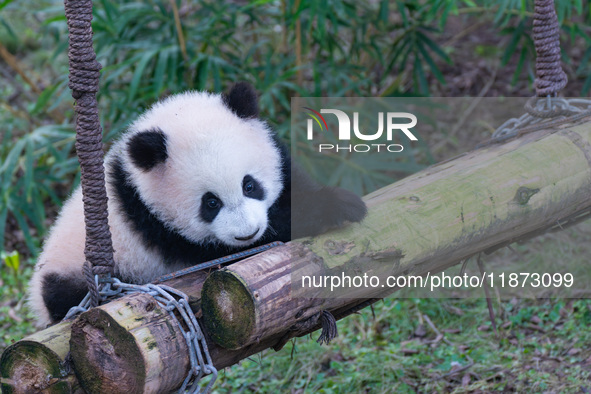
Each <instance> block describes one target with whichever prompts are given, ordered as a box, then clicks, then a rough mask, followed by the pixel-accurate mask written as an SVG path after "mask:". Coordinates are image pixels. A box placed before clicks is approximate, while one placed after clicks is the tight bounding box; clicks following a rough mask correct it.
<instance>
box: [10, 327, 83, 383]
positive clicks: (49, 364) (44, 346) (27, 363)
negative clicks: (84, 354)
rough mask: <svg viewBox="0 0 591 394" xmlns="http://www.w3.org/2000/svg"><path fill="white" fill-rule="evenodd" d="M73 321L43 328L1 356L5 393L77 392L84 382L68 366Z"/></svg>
mask: <svg viewBox="0 0 591 394" xmlns="http://www.w3.org/2000/svg"><path fill="white" fill-rule="evenodd" d="M69 342H70V323H69V322H64V323H60V324H56V325H55V326H52V327H49V328H47V329H45V330H43V331H39V332H37V333H35V334H33V335H31V336H28V337H26V338H25V339H22V340H20V341H18V342H17V343H15V344H14V345H12V346H10V347H9V348H7V349H6V350H5V351H4V353H3V354H2V359H1V360H0V379H1V382H2V384H0V387H1V390H0V391H1V392H2V393H15V394H17V393H19V394H20V393H31V392H44V393H51V394H57V393H60V394H61V393H75V392H80V386H79V384H78V381H77V380H76V377H75V376H74V373H73V372H72V371H71V370H70V368H69V367H68V363H67V362H66V356H67V354H68V352H69V351H70V344H69Z"/></svg>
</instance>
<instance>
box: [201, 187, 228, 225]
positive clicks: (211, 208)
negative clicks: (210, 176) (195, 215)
mask: <svg viewBox="0 0 591 394" xmlns="http://www.w3.org/2000/svg"><path fill="white" fill-rule="evenodd" d="M223 206H224V204H223V203H222V200H220V199H219V198H218V197H217V196H216V195H215V194H213V193H212V192H207V193H205V194H204V195H203V196H202V197H201V208H200V209H199V216H201V219H203V221H204V222H207V223H211V222H213V220H214V219H215V217H216V216H217V215H218V213H219V212H220V209H222V207H223Z"/></svg>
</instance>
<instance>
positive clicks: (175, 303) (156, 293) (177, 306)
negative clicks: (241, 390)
mask: <svg viewBox="0 0 591 394" xmlns="http://www.w3.org/2000/svg"><path fill="white" fill-rule="evenodd" d="M280 245H283V242H280V241H276V242H271V243H269V244H266V245H261V246H257V247H255V248H252V249H248V250H243V251H241V252H237V253H233V254H231V255H228V256H224V257H221V258H219V259H215V260H211V261H207V262H205V263H201V264H197V265H195V266H192V267H189V268H187V269H184V270H181V271H177V272H173V273H172V274H168V275H164V276H161V277H159V278H158V279H157V281H159V282H162V281H164V280H168V279H172V278H178V277H180V276H183V275H187V274H189V273H191V272H195V271H199V270H203V269H206V268H211V267H215V266H218V265H221V264H224V263H228V262H231V261H234V260H238V259H243V258H245V257H248V256H252V255H255V254H258V253H261V252H263V251H265V250H267V249H271V248H273V247H276V246H280ZM94 281H95V284H96V286H97V288H98V289H99V301H100V304H104V303H105V302H107V301H108V300H110V299H113V298H118V297H123V296H126V295H130V294H133V293H146V294H148V295H151V296H152V297H154V299H155V300H156V302H158V304H159V305H160V306H161V307H162V308H163V309H165V310H166V311H167V312H168V314H169V315H170V317H171V318H172V320H174V321H175V322H176V323H177V325H178V326H179V328H180V330H181V332H182V333H183V336H184V338H185V341H186V342H187V347H188V349H189V359H190V362H191V369H190V370H189V373H188V374H187V377H186V378H185V380H184V381H183V384H182V386H181V388H180V389H179V391H178V392H179V393H197V392H200V393H208V392H209V391H210V390H211V388H212V387H213V384H214V383H215V381H216V379H217V370H216V368H215V367H214V366H213V362H212V360H211V356H210V355H209V350H208V349H207V343H206V342H205V337H204V335H203V331H202V330H201V327H200V326H199V322H198V321H197V319H196V318H195V315H194V313H193V311H192V310H191V307H190V306H189V297H188V296H187V295H186V294H185V293H183V292H182V291H179V290H177V289H174V288H172V287H170V286H167V285H164V284H158V285H156V284H151V283H150V284H146V285H136V284H133V283H125V282H122V281H120V280H119V279H117V278H112V277H101V276H99V275H95V276H94ZM91 301H92V300H91V295H90V293H87V294H86V296H85V297H84V299H83V300H82V302H80V304H79V305H77V306H74V307H72V308H70V310H69V311H68V313H67V314H66V316H65V317H64V320H68V319H72V318H73V317H74V316H76V315H78V314H79V313H82V312H86V311H87V310H88V309H90V308H91ZM175 310H177V311H178V313H179V315H180V316H181V318H182V320H183V322H184V323H185V325H186V327H187V329H186V330H185V329H184V328H183V324H181V321H180V320H179V319H178V318H177V316H176V314H175V313H174V311H175ZM205 375H211V376H212V377H211V379H210V381H209V383H208V384H207V386H206V387H205V388H204V389H203V390H202V391H199V384H198V383H199V381H200V380H201V378H203V377H204V376H205Z"/></svg>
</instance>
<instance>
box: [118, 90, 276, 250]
mask: <svg viewBox="0 0 591 394" xmlns="http://www.w3.org/2000/svg"><path fill="white" fill-rule="evenodd" d="M257 115H258V105H257V97H256V93H255V92H254V90H253V88H252V87H251V86H250V85H248V84H244V83H239V84H236V85H235V86H234V87H233V88H232V90H231V91H230V92H229V93H228V94H227V95H215V94H210V93H205V92H187V93H184V94H180V95H175V96H172V97H170V98H168V99H166V100H164V101H161V102H159V103H157V104H155V105H154V106H153V107H152V108H151V109H150V110H148V111H147V112H146V113H145V114H143V115H142V116H141V117H140V118H139V119H138V120H136V121H135V122H134V123H133V124H132V125H131V126H130V128H129V132H128V133H126V135H125V136H124V137H123V140H122V143H121V144H117V145H118V147H119V149H116V150H115V152H114V155H113V160H114V161H115V162H116V163H118V165H119V166H120V167H121V169H122V170H123V173H125V176H126V180H125V182H126V183H127V184H128V185H133V188H134V190H133V194H134V196H128V197H129V198H132V197H133V198H139V199H140V200H141V205H142V206H144V207H145V208H147V210H148V211H149V215H150V216H151V217H152V219H153V220H155V221H156V222H157V223H159V224H160V225H162V226H164V227H165V228H166V231H168V232H172V233H174V234H179V235H180V236H182V237H183V238H185V239H186V240H188V241H189V242H191V243H193V244H204V243H213V244H221V245H225V246H229V247H236V248H240V247H245V246H248V245H250V244H252V243H254V242H256V241H257V240H259V239H260V238H261V237H262V236H263V234H264V233H265V232H266V230H267V228H268V215H267V212H268V210H269V208H270V207H271V205H273V203H274V202H275V201H276V200H277V198H278V197H279V195H280V193H281V191H282V188H283V186H282V179H281V174H282V171H281V166H282V158H281V153H280V151H279V148H278V146H277V144H276V143H275V141H274V138H273V133H272V131H271V130H270V129H269V128H268V127H267V125H266V124H265V123H264V122H262V121H261V120H259V119H258V118H257ZM119 194H120V195H121V194H122V193H121V192H120V193H119ZM124 198H125V197H124ZM122 204H123V205H124V207H123V209H124V210H126V211H127V212H126V213H127V216H128V218H130V219H131V220H132V221H134V220H136V219H135V218H134V215H136V212H134V208H130V207H129V202H126V201H123V202H122ZM126 205H127V206H126ZM137 216H142V215H141V213H140V212H137ZM135 224H136V227H137V229H138V230H142V231H145V229H144V228H143V227H145V226H146V225H147V224H146V223H141V222H136V223H135ZM152 235H153V234H152Z"/></svg>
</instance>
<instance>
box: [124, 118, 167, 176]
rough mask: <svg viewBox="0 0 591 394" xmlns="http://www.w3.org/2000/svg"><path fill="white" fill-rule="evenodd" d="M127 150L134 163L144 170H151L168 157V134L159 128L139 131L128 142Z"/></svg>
mask: <svg viewBox="0 0 591 394" xmlns="http://www.w3.org/2000/svg"><path fill="white" fill-rule="evenodd" d="M127 152H128V153H129V157H131V161H132V162H133V164H135V165H136V166H137V167H139V168H141V169H142V170H146V171H148V170H151V169H152V168H153V167H154V166H156V165H157V164H160V163H164V162H165V161H166V158H167V157H168V153H167V152H166V135H165V134H164V133H163V132H162V130H160V129H158V128H156V129H152V130H146V131H142V132H139V133H137V134H135V135H134V136H133V137H131V139H130V140H129V142H128V143H127Z"/></svg>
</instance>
